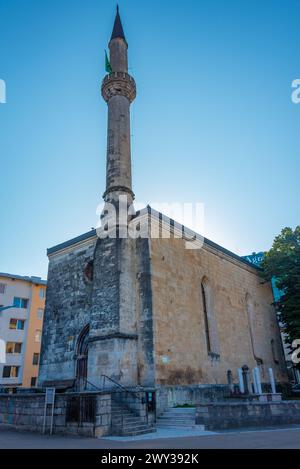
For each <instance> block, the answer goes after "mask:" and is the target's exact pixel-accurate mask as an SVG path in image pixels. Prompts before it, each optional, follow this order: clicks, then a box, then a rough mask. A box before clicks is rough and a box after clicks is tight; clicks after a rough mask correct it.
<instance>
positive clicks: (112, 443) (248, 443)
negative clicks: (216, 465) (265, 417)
mask: <svg viewBox="0 0 300 469" xmlns="http://www.w3.org/2000/svg"><path fill="white" fill-rule="evenodd" d="M11 448H13V449H16V448H18V449H23V448H26V449H38V448H45V449H46V448H51V449H52V448H58V449H117V448H119V449H127V448H143V449H144V448H146V449H151V448H156V449H160V448H161V449H172V448H180V449H181V448H182V449H187V448H190V449H202V448H203V449H204V448H207V449H211V448H212V449H215V448H234V449H238V448H243V449H246V448H247V449H248V448H268V449H275V448H276V449H277V448H278V449H280V448H282V449H283V448H284V449H290V448H300V428H299V427H295V426H294V427H287V428H281V429H272V430H271V429H266V430H251V431H250V430H248V431H240V432H223V433H218V434H209V435H206V436H203V435H202V436H192V435H190V436H185V437H180V438H178V437H177V438H172V437H165V438H161V439H151V440H139V441H134V440H133V441H132V440H131V441H128V440H127V439H126V441H120V440H118V441H116V440H114V439H108V438H102V439H100V440H96V439H91V438H77V437H59V436H52V437H49V436H42V435H39V434H33V433H19V432H15V431H10V430H3V429H1V428H0V449H11Z"/></svg>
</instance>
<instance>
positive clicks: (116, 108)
mask: <svg viewBox="0 0 300 469" xmlns="http://www.w3.org/2000/svg"><path fill="white" fill-rule="evenodd" d="M108 46H109V51H110V65H111V70H112V71H111V73H110V74H109V75H106V77H105V78H104V80H103V83H102V96H103V99H104V100H105V101H106V102H107V105H108V138H107V168H106V191H105V193H104V196H103V197H104V200H105V201H106V202H117V201H118V198H119V196H120V195H127V197H128V203H129V205H130V204H131V203H132V201H133V199H134V194H133V192H132V180H131V145H130V104H131V103H132V101H133V100H134V99H135V97H136V85H135V81H134V79H133V78H132V77H131V76H130V75H129V74H128V44H127V42H126V39H125V34H124V30H123V26H122V22H121V18H120V13H119V8H118V7H117V14H116V18H115V23H114V27H113V32H112V35H111V39H110V42H109V45H108Z"/></svg>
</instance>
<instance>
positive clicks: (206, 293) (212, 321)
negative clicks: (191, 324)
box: [201, 277, 220, 357]
mask: <svg viewBox="0 0 300 469" xmlns="http://www.w3.org/2000/svg"><path fill="white" fill-rule="evenodd" d="M201 296H202V309H203V319H204V330H205V338H206V347H207V352H208V354H209V355H215V356H216V357H219V354H220V344H219V335H218V328H217V322H216V318H215V313H214V306H213V296H212V290H211V286H210V283H209V281H208V279H207V278H206V277H204V278H203V279H202V282H201Z"/></svg>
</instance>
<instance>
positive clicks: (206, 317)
mask: <svg viewBox="0 0 300 469" xmlns="http://www.w3.org/2000/svg"><path fill="white" fill-rule="evenodd" d="M201 291H202V304H203V313H204V326H205V338H206V346H207V351H208V353H210V352H211V345H210V335H209V325H208V315H207V300H206V294H205V288H204V285H203V283H201Z"/></svg>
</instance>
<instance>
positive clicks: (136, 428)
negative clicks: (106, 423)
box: [111, 402, 156, 436]
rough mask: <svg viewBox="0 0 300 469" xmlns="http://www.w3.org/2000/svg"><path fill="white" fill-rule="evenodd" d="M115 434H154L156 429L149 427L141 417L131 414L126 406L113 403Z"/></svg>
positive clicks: (112, 414) (112, 415)
mask: <svg viewBox="0 0 300 469" xmlns="http://www.w3.org/2000/svg"><path fill="white" fill-rule="evenodd" d="M111 412H112V413H111V417H112V426H113V433H114V434H115V435H118V436H137V435H144V434H147V433H153V432H155V431H156V429H155V428H153V427H151V426H149V425H148V424H147V423H146V422H144V421H143V420H142V419H141V418H140V417H138V416H136V415H135V414H134V413H133V412H131V411H130V410H129V409H128V408H127V407H126V406H125V405H124V406H123V405H122V404H120V403H118V402H112V410H111Z"/></svg>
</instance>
